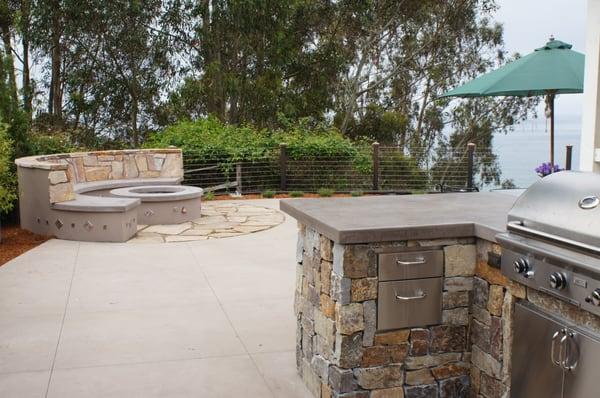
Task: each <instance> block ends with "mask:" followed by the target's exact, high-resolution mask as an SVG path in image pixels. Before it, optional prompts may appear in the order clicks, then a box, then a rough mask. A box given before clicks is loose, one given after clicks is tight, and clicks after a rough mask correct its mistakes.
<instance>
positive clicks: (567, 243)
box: [497, 172, 600, 315]
mask: <svg viewBox="0 0 600 398" xmlns="http://www.w3.org/2000/svg"><path fill="white" fill-rule="evenodd" d="M599 197H600V175H598V174H594V173H582V172H561V173H556V174H553V175H551V176H548V177H545V178H543V179H542V180H540V181H539V182H537V183H536V184H534V185H533V186H531V188H529V189H528V190H527V191H525V192H524V193H523V194H522V195H521V197H520V198H519V199H518V200H517V202H516V203H515V205H514V207H513V208H512V209H511V211H510V212H509V214H508V225H507V229H508V233H506V234H500V235H498V236H497V240H498V242H499V243H500V244H501V245H502V247H503V253H502V272H503V273H504V274H505V275H506V276H508V277H509V278H511V279H513V280H516V281H518V282H520V283H522V284H524V285H527V286H530V287H533V288H536V289H539V290H543V291H545V292H547V293H550V294H552V295H554V296H557V297H559V298H561V299H563V300H567V301H569V302H571V303H572V304H574V305H577V306H580V307H582V308H584V309H586V310H588V311H590V312H593V313H595V314H597V315H600V199H599Z"/></svg>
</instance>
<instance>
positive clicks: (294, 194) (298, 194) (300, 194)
mask: <svg viewBox="0 0 600 398" xmlns="http://www.w3.org/2000/svg"><path fill="white" fill-rule="evenodd" d="M290 196H291V197H292V198H301V197H303V196H304V192H302V191H292V192H290Z"/></svg>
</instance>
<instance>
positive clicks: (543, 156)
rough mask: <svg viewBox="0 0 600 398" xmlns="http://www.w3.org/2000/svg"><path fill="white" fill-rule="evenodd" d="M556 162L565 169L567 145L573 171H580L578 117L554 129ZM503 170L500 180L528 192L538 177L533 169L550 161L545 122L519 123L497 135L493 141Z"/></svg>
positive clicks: (579, 125) (536, 120)
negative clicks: (570, 147)
mask: <svg viewBox="0 0 600 398" xmlns="http://www.w3.org/2000/svg"><path fill="white" fill-rule="evenodd" d="M555 130H556V133H555V152H554V156H555V159H556V162H557V163H558V164H559V165H560V166H561V167H564V166H565V153H566V149H565V148H566V145H573V169H574V170H577V169H578V168H579V150H580V147H579V143H580V134H581V121H580V119H579V117H578V116H577V117H563V118H562V119H561V120H560V121H558V122H557V123H556V126H555ZM492 146H493V150H494V153H495V154H496V155H498V161H499V163H500V168H501V170H502V176H501V180H502V181H504V180H506V179H511V180H513V182H514V184H515V185H516V186H517V187H519V188H527V187H528V186H530V185H531V184H533V183H534V182H535V181H537V180H538V179H539V177H538V176H537V175H536V174H535V172H534V169H535V168H536V167H537V166H538V165H539V164H541V163H542V162H548V161H549V152H550V133H549V131H547V129H546V121H545V119H544V118H540V119H534V120H527V121H525V122H523V123H520V124H519V125H518V126H517V127H516V128H515V130H514V131H511V132H509V133H508V134H506V135H505V134H497V135H495V136H494V139H493V141H492Z"/></svg>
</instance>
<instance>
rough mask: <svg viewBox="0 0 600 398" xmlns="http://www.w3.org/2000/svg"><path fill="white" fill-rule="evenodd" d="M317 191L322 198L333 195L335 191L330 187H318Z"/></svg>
mask: <svg viewBox="0 0 600 398" xmlns="http://www.w3.org/2000/svg"><path fill="white" fill-rule="evenodd" d="M317 193H318V194H319V196H320V197H322V198H329V197H332V196H333V194H334V193H335V191H334V190H333V189H330V188H319V190H318V191H317Z"/></svg>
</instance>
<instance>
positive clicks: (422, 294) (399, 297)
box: [394, 292, 427, 301]
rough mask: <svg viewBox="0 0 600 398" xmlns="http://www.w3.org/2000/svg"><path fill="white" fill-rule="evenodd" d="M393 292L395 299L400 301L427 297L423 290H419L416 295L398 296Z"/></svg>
mask: <svg viewBox="0 0 600 398" xmlns="http://www.w3.org/2000/svg"><path fill="white" fill-rule="evenodd" d="M394 294H395V295H396V300H401V301H412V300H421V299H424V298H425V297H427V293H425V292H419V295H418V296H400V295H399V294H398V293H397V292H394Z"/></svg>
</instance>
